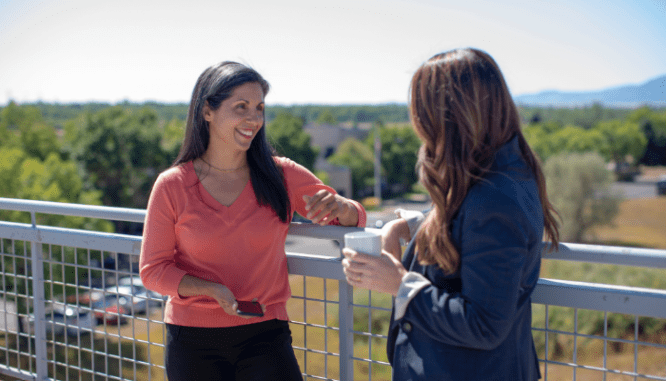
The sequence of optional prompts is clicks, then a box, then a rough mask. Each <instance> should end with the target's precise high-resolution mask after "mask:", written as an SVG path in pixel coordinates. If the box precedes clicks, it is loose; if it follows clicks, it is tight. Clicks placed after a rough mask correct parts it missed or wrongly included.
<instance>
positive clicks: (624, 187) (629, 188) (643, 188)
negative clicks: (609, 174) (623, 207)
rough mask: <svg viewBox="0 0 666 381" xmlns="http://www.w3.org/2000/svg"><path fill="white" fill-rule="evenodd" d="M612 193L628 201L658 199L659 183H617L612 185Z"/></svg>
mask: <svg viewBox="0 0 666 381" xmlns="http://www.w3.org/2000/svg"><path fill="white" fill-rule="evenodd" d="M611 191H613V192H616V193H618V194H619V195H621V196H623V197H624V198H626V199H632V198H651V197H657V183H656V181H637V182H633V183H626V182H615V183H613V184H612V185H611Z"/></svg>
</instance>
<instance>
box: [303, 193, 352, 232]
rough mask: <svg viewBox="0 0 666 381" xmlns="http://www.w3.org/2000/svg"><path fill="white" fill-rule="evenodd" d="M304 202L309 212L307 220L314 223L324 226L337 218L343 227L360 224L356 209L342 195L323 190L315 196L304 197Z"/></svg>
mask: <svg viewBox="0 0 666 381" xmlns="http://www.w3.org/2000/svg"><path fill="white" fill-rule="evenodd" d="M303 200H305V202H306V204H305V209H306V210H307V211H308V214H307V216H306V218H307V219H309V220H311V221H312V223H315V224H319V225H322V226H323V225H327V224H329V223H330V222H331V221H333V220H334V219H336V218H337V219H338V221H340V224H341V225H343V226H356V224H357V223H358V211H357V210H356V207H354V205H352V203H351V202H349V200H347V199H346V198H344V197H342V196H340V195H337V194H334V193H331V192H329V191H327V190H325V189H322V190H320V191H319V192H317V193H315V194H314V195H313V196H307V195H306V196H303Z"/></svg>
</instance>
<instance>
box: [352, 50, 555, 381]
mask: <svg viewBox="0 0 666 381" xmlns="http://www.w3.org/2000/svg"><path fill="white" fill-rule="evenodd" d="M410 95H411V96H410V116H411V120H412V124H413V126H414V129H415V131H416V133H417V134H418V136H419V137H420V139H421V140H422V142H423V145H422V147H421V149H420V151H419V162H418V165H417V168H418V171H419V178H420V181H421V183H422V184H423V185H424V186H425V188H426V189H427V190H428V193H429V194H430V196H431V198H432V201H433V207H432V209H431V210H430V212H429V213H428V215H427V217H426V218H425V220H423V221H422V223H421V224H420V228H419V229H418V231H417V232H415V234H411V232H410V226H409V222H410V221H408V220H409V219H405V218H402V219H397V220H395V222H393V221H392V223H389V224H388V225H387V227H386V228H385V229H384V231H385V234H384V237H383V243H384V250H383V252H382V255H381V256H380V257H375V256H370V255H365V254H363V253H357V252H355V251H353V250H350V249H347V248H345V249H344V250H343V254H344V255H345V259H343V267H344V271H345V274H346V276H347V281H348V282H349V283H350V284H351V285H353V286H356V287H363V288H368V289H371V290H375V291H381V292H388V293H391V294H392V295H394V296H395V301H394V308H393V315H392V319H391V325H390V328H389V332H388V346H387V352H388V358H389V361H390V362H391V364H392V366H393V379H394V380H400V381H402V380H426V379H428V380H433V379H436V380H455V381H461V380H475V381H480V380H506V381H521V380H527V381H533V380H537V379H539V378H540V372H539V363H538V360H537V356H536V351H535V348H534V341H533V338H532V332H531V325H532V310H531V298H530V295H531V294H532V291H533V290H534V287H535V285H536V282H537V279H538V278H539V269H540V263H541V248H542V239H543V237H544V232H545V235H546V237H547V238H548V239H549V240H550V241H551V242H552V244H553V247H557V243H558V237H559V234H558V230H557V222H556V216H557V213H556V211H555V210H554V209H553V207H552V205H551V204H550V202H549V201H548V197H547V195H546V185H545V180H544V176H543V172H542V170H541V166H540V163H539V161H538V159H537V158H536V156H535V154H534V152H533V151H532V150H531V149H530V147H529V146H528V145H527V142H526V141H525V138H524V137H523V135H522V133H521V130H520V120H519V115H518V111H517V109H516V106H515V104H514V102H513V100H512V98H511V95H510V93H509V90H508V88H507V86H506V83H505V81H504V78H503V76H502V73H501V72H500V70H499V67H498V66H497V64H496V63H495V61H494V60H493V59H492V58H491V57H490V56H489V55H488V54H487V53H485V52H482V51H479V50H476V49H458V50H453V51H449V52H446V53H442V54H439V55H436V56H434V57H432V58H431V59H429V60H428V61H426V62H425V63H424V64H423V65H422V66H421V67H420V68H419V69H418V70H417V71H416V73H415V74H414V77H413V78H412V82H411V89H410ZM412 229H415V227H412ZM412 235H413V236H414V238H413V239H411V242H410V243H409V245H408V246H407V249H406V251H405V255H404V257H403V258H402V261H400V260H399V258H400V256H401V253H400V245H399V243H398V239H399V238H411V236H412Z"/></svg>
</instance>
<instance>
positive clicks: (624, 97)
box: [514, 75, 666, 108]
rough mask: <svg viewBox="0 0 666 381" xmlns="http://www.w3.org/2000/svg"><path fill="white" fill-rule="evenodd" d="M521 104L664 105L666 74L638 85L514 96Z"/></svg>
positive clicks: (562, 105) (561, 105)
mask: <svg viewBox="0 0 666 381" xmlns="http://www.w3.org/2000/svg"><path fill="white" fill-rule="evenodd" d="M514 100H515V101H516V103H517V104H519V105H522V106H553V107H579V106H587V105H590V104H592V103H601V104H602V105H604V106H606V107H618V108H633V107H638V106H642V105H648V106H656V107H663V106H666V75H663V76H661V77H657V78H655V79H652V80H650V81H647V82H645V83H644V84H642V85H627V86H619V87H613V88H609V89H606V90H599V91H587V92H585V91H583V92H563V91H544V92H541V93H537V94H525V95H519V96H516V97H514Z"/></svg>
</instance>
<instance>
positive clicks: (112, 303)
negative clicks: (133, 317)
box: [92, 294, 130, 324]
mask: <svg viewBox="0 0 666 381" xmlns="http://www.w3.org/2000/svg"><path fill="white" fill-rule="evenodd" d="M123 298H124V297H123V296H119V295H118V294H108V295H105V296H104V297H102V298H101V299H99V300H97V301H95V302H93V303H92V310H93V315H94V316H95V319H96V320H97V324H104V323H106V324H125V323H126V322H127V316H128V315H129V312H130V311H129V310H128V309H127V308H126V307H123V305H122V304H125V303H126V302H125V301H123V300H122V299H123Z"/></svg>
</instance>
